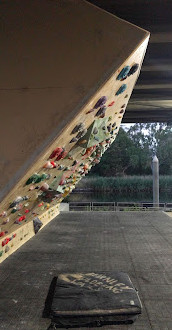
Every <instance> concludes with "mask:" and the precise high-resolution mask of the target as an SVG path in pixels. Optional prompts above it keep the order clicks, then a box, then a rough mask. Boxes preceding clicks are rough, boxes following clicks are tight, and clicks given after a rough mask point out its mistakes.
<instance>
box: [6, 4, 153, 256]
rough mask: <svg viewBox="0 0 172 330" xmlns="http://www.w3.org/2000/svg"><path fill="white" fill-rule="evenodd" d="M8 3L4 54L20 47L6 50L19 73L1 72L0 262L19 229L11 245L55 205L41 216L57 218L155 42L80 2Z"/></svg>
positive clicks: (105, 140)
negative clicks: (32, 13) (59, 206)
mask: <svg viewBox="0 0 172 330" xmlns="http://www.w3.org/2000/svg"><path fill="white" fill-rule="evenodd" d="M7 3H8V4H9V7H10V10H9V9H8V8H7V5H6V4H4V3H3V5H2V7H3V6H4V8H2V9H3V10H4V17H6V16H5V14H6V15H7V16H8V19H11V21H10V23H9V21H8V19H7V17H6V22H7V23H8V24H7V23H6V31H4V32H6V33H8V34H9V40H8V41H6V40H4V42H7V44H6V47H7V48H5V50H6V51H7V49H13V48H14V49H16V53H14V54H15V55H14V63H13V62H12V58H11V53H10V54H8V51H7V54H6V55H7V59H6V61H5V58H3V60H4V64H5V65H6V67H7V66H8V67H9V68H10V72H11V73H13V76H12V78H11V76H10V73H9V71H7V75H6V76H5V71H4V73H3V78H4V81H3V79H2V80H1V83H2V85H3V86H5V88H2V90H1V93H2V102H3V103H2V109H3V111H2V121H1V126H2V130H1V131H0V132H1V134H2V136H1V140H3V143H2V155H3V157H2V167H1V188H2V189H1V192H2V193H1V197H4V198H3V199H2V202H1V204H0V215H1V217H0V232H1V239H0V245H1V248H0V255H1V257H0V260H3V259H4V258H5V257H6V256H8V255H9V254H10V253H12V252H13V251H14V249H15V248H18V247H19V244H18V243H16V247H15V246H14V247H11V243H10V242H11V240H10V238H11V237H12V235H14V234H16V231H17V233H18V234H17V235H16V237H13V239H12V241H13V242H14V245H15V242H18V239H17V236H18V237H20V238H22V237H23V236H22V235H23V234H22V233H23V232H24V229H22V228H23V227H26V231H27V232H28V226H29V225H28V224H29V223H30V222H31V223H32V227H33V222H34V221H35V219H37V218H38V219H42V217H44V216H45V214H48V212H50V210H54V208H55V210H56V213H54V211H53V212H52V213H51V216H49V218H48V220H46V221H45V222H47V221H49V220H51V219H52V218H53V217H54V216H55V215H56V214H57V212H58V211H57V206H58V204H59V203H60V202H61V201H62V199H63V198H64V197H65V196H67V194H68V193H70V192H71V191H72V190H73V189H74V187H75V185H76V183H77V182H78V181H79V180H80V179H81V178H82V177H83V176H84V175H85V174H87V173H88V171H89V169H90V168H91V167H92V166H93V165H95V164H96V163H97V162H99V161H100V159H101V156H102V154H103V153H104V152H105V151H106V149H107V148H108V147H109V146H110V144H111V143H112V142H113V141H114V140H115V137H116V135H117V133H118V130H119V127H120V123H121V121H122V117H123V114H124V112H125V109H126V107H127V103H128V100H129V98H130V95H131V93H132V90H133V87H134V85H135V82H136V80H137V77H138V74H139V72H140V68H141V64H142V61H143V57H144V53H145V50H146V47H147V43H148V39H149V34H148V32H146V31H144V30H141V29H139V28H137V27H136V26H133V25H131V24H129V23H127V22H125V21H122V20H120V19H118V18H117V17H115V16H113V15H110V14H108V13H106V12H104V11H102V10H100V9H97V8H96V7H94V6H92V5H90V4H87V3H86V2H84V1H83V2H80V1H63V2H62V1H58V2H55V1H53V2H49V1H45V0H43V1H41V6H39V4H40V1H39V0H36V1H30V2H29V5H23V2H22V1H16V2H12V1H7ZM15 4H18V5H19V6H20V9H21V13H22V15H21V13H19V12H18V11H17V12H16V11H15V10H14V9H15ZM76 4H77V6H76ZM7 9H8V10H7ZM31 9H32V10H33V9H34V10H33V12H34V17H35V21H34V19H33V17H32V16H31V15H30V13H31ZM45 13H47V15H45ZM18 15H19V17H18ZM23 15H24V16H23ZM24 18H25V19H24ZM16 20H18V21H17V24H16V25H15V22H16ZM69 22H70V26H69V25H68V24H69ZM29 23H30V25H29ZM31 23H32V24H31ZM21 24H23V30H22V31H20V28H21ZM4 26H5V25H4ZM14 27H15V28H14ZM13 28H14V31H13ZM12 32H15V33H16V38H18V39H17V41H18V43H17V44H16V43H15V33H13V36H10V33H11V34H12ZM17 33H18V34H17ZM4 34H5V33H4ZM10 38H11V39H10ZM37 43H38V45H37ZM34 45H35V48H34ZM21 50H23V52H24V54H23V53H22V52H21ZM50 50H51V51H50ZM44 51H45V52H44ZM26 59H27V60H26ZM17 63H18V64H17ZM17 69H18V71H17ZM14 74H15V76H14ZM10 78H11V80H10ZM24 83H25V85H24ZM22 86H25V87H22ZM102 122H104V124H103V123H102ZM78 125H80V126H79V127H78ZM92 126H93V128H92ZM8 127H9V134H8V135H5V132H6V129H8ZM73 130H74V131H75V133H73ZM94 141H95V144H94ZM90 145H91V148H89V147H88V146H90ZM57 148H58V149H57ZM60 148H61V149H60ZM53 152H54V154H53V155H52V153H53ZM47 167H48V168H47ZM50 167H51V168H50ZM16 170H17V171H18V173H17V174H16ZM28 180H29V181H28ZM9 190H10V191H9ZM7 192H8V193H7ZM30 226H31V225H30ZM19 228H21V229H20V230H19ZM29 232H30V234H28V237H30V236H32V230H31V229H29ZM8 239H9V240H8ZM26 239H27V238H26ZM5 240H6V241H5ZM20 242H21V244H22V242H24V239H23V238H22V239H21V241H20ZM5 243H7V244H5ZM8 247H9V248H8ZM1 249H2V250H1Z"/></svg>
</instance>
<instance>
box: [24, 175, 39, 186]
mask: <svg viewBox="0 0 172 330" xmlns="http://www.w3.org/2000/svg"><path fill="white" fill-rule="evenodd" d="M38 178H39V175H38V174H37V173H35V174H33V175H32V176H31V177H30V178H29V179H28V180H27V181H26V185H28V184H30V183H35V182H36V180H37V179H38Z"/></svg>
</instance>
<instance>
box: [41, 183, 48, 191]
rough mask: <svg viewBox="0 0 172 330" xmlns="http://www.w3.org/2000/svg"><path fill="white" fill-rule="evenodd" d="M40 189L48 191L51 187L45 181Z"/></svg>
mask: <svg viewBox="0 0 172 330" xmlns="http://www.w3.org/2000/svg"><path fill="white" fill-rule="evenodd" d="M40 189H41V190H42V191H46V190H48V189H49V185H48V183H46V182H44V183H43V184H42V186H41V188H40Z"/></svg>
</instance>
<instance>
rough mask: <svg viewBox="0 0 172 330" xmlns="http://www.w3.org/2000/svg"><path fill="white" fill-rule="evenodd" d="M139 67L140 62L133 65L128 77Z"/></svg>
mask: <svg viewBox="0 0 172 330" xmlns="http://www.w3.org/2000/svg"><path fill="white" fill-rule="evenodd" d="M138 68H139V64H138V63H136V64H134V65H133V66H132V67H131V69H130V71H129V72H128V77H129V76H131V75H133V74H134V73H135V72H136V71H137V70H138Z"/></svg>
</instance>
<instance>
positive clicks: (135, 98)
mask: <svg viewBox="0 0 172 330" xmlns="http://www.w3.org/2000/svg"><path fill="white" fill-rule="evenodd" d="M89 2H91V3H92V4H95V5H96V6H98V7H101V8H102V9H105V10H106V11H108V12H110V13H112V14H114V15H116V16H118V17H120V18H122V19H125V20H127V21H129V22H131V23H133V24H136V25H138V26H140V27H142V28H144V29H146V30H148V31H150V33H151V38H150V43H149V45H148V48H147V52H146V56H145V59H144V62H143V66H142V70H141V74H140V77H139V79H138V82H137V84H136V86H135V90H134V92H133V94H132V97H131V99H130V102H129V104H128V107H127V111H126V114H125V116H124V119H123V122H125V123H131V122H158V121H159V122H167V123H169V124H171V123H172V1H171V0H166V1H164V0H151V1H150V0H89Z"/></svg>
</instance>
